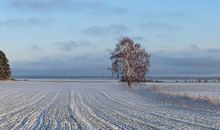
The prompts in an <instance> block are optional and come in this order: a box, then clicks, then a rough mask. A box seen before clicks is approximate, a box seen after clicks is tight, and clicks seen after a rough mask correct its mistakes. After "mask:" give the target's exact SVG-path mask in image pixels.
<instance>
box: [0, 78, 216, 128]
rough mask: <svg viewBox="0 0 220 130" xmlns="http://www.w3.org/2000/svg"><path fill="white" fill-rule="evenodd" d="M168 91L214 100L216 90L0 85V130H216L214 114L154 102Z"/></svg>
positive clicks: (73, 84)
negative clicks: (212, 98) (211, 97)
mask: <svg viewBox="0 0 220 130" xmlns="http://www.w3.org/2000/svg"><path fill="white" fill-rule="evenodd" d="M153 87H154V89H155V90H154V91H151V90H152V88H153ZM158 88H160V89H158ZM161 88H162V89H161ZM158 90H160V91H158ZM161 90H163V91H161ZM171 90H172V91H173V92H175V93H177V94H179V93H190V94H193V92H194V93H196V94H202V95H208V96H210V95H211V96H213V95H214V96H219V93H220V91H219V90H220V84H217V83H216V84H211V83H207V84H196V83H194V84H183V83H179V84H176V83H175V84H174V83H173V84H169V83H147V84H146V87H136V88H127V87H125V86H123V85H122V84H120V83H118V82H117V81H114V80H111V81H88V82H86V81H81V80H80V81H68V82H67V81H59V82H55V81H50V82H48V81H37V80H34V81H6V82H0V129H16V130H17V129H58V130H59V129H77V130H78V129H89V130H90V129H91V130H93V129H114V130H117V129H128V130H131V129H140V130H144V129H219V128H220V110H219V109H215V110H213V109H211V110H210V109H199V108H198V107H194V108H188V107H185V106H182V105H178V104H176V103H175V102H166V101H165V102H162V101H160V100H159V98H154V96H155V97H160V96H159V95H163V94H169V93H168V92H172V91H171ZM163 92H164V93H163ZM196 94H195V95H196ZM215 107H216V108H218V107H219V106H217V105H216V106H215Z"/></svg>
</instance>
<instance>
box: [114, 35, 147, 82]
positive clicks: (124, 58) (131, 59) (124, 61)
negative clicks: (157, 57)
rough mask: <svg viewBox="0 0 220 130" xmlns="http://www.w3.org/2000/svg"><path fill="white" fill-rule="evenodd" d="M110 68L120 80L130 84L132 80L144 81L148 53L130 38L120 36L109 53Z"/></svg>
mask: <svg viewBox="0 0 220 130" xmlns="http://www.w3.org/2000/svg"><path fill="white" fill-rule="evenodd" d="M110 58H111V60H112V67H111V70H112V72H113V73H114V74H116V75H117V77H118V78H121V81H123V82H127V83H128V85H129V86H130V85H131V84H132V83H133V82H144V81H146V79H145V76H146V73H147V72H148V70H149V59H150V54H149V53H148V52H146V51H145V49H144V48H142V47H141V45H140V44H138V43H135V42H134V41H133V40H132V39H131V38H129V37H125V38H122V39H121V40H120V41H119V43H118V44H116V46H115V49H114V51H113V52H112V53H111V57H110Z"/></svg>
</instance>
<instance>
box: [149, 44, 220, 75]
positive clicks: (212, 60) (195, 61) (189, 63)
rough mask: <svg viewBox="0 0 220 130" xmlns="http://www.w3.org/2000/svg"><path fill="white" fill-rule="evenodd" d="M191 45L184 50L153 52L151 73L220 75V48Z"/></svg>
mask: <svg viewBox="0 0 220 130" xmlns="http://www.w3.org/2000/svg"><path fill="white" fill-rule="evenodd" d="M212 50H213V49H212V48H206V49H205V48H202V47H199V46H198V45H191V46H189V48H186V49H182V50H180V49H179V50H163V51H158V52H154V53H152V58H151V60H152V62H151V72H150V73H151V74H158V75H159V74H163V75H218V74H220V70H219V66H220V58H219V55H220V49H217V48H215V51H212Z"/></svg>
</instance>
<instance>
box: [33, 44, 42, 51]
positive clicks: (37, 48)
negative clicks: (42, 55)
mask: <svg viewBox="0 0 220 130" xmlns="http://www.w3.org/2000/svg"><path fill="white" fill-rule="evenodd" d="M31 49H32V50H34V51H42V48H41V47H40V46H38V45H32V46H31Z"/></svg>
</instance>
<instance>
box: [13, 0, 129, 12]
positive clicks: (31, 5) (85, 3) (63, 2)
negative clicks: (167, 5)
mask: <svg viewBox="0 0 220 130" xmlns="http://www.w3.org/2000/svg"><path fill="white" fill-rule="evenodd" d="M10 4H11V5H12V6H13V7H15V8H16V9H18V10H30V11H43V12H45V11H74V12H84V13H85V12H87V13H96V14H127V13H128V10H127V9H126V8H123V7H112V6H108V5H107V4H105V3H103V2H102V1H101V0H10Z"/></svg>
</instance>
